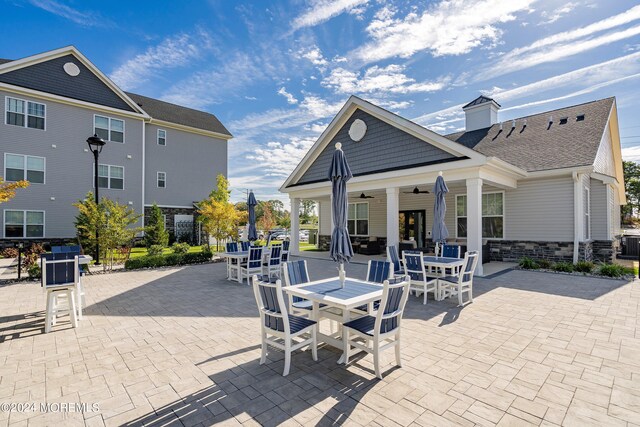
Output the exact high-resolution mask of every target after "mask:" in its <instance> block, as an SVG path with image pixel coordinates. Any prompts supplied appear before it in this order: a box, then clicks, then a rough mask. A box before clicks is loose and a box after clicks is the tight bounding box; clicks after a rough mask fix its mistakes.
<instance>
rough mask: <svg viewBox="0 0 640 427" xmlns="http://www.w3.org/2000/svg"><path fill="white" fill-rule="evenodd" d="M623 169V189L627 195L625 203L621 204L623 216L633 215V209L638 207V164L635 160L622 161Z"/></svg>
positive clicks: (639, 177) (639, 202)
mask: <svg viewBox="0 0 640 427" xmlns="http://www.w3.org/2000/svg"><path fill="white" fill-rule="evenodd" d="M622 168H623V170H624V190H625V192H626V195H627V204H626V205H624V206H622V216H623V218H625V217H626V218H628V217H631V216H633V213H634V210H635V212H637V211H638V208H640V165H638V164H637V163H636V162H630V161H624V162H622Z"/></svg>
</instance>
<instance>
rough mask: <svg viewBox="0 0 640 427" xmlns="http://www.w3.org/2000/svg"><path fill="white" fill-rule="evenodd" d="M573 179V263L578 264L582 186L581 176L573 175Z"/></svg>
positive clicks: (574, 173)
mask: <svg viewBox="0 0 640 427" xmlns="http://www.w3.org/2000/svg"><path fill="white" fill-rule="evenodd" d="M572 178H573V263H574V264H575V263H577V262H578V257H579V255H580V200H579V197H580V184H581V179H580V178H581V174H578V173H577V172H573V173H572Z"/></svg>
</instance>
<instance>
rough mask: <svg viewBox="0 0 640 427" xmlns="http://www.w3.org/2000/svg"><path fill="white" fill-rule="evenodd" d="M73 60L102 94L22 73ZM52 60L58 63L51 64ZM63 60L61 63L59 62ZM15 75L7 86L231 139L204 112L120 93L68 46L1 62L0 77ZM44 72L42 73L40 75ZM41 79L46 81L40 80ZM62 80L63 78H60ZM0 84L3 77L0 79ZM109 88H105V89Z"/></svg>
mask: <svg viewBox="0 0 640 427" xmlns="http://www.w3.org/2000/svg"><path fill="white" fill-rule="evenodd" d="M68 60H72V61H73V62H74V63H76V64H77V65H78V66H79V67H81V68H82V69H83V70H84V69H85V67H86V69H88V70H87V71H90V72H91V73H93V74H95V75H96V76H97V77H98V78H99V79H100V80H101V81H102V83H104V85H106V86H105V88H104V89H102V88H98V92H100V90H102V92H101V93H90V94H87V93H83V92H82V87H80V85H76V87H74V82H73V80H71V83H70V82H66V81H60V79H57V81H56V82H54V84H53V86H55V88H52V87H49V86H47V85H48V80H47V79H46V77H48V76H49V75H50V74H47V73H48V72H50V70H45V69H42V70H39V71H38V72H37V73H25V72H24V71H23V70H25V69H28V67H31V66H38V65H39V64H40V67H42V64H49V68H51V67H53V69H54V70H55V71H58V70H61V69H62V63H64V62H65V61H68ZM52 61H57V62H56V63H53V62H52ZM60 61H62V62H61V63H58V62H60ZM16 72H20V73H21V75H20V76H15V73H16ZM12 73H13V74H14V75H13V76H12V78H11V79H9V78H6V77H5V79H4V80H6V81H5V83H7V84H12V85H15V86H20V87H25V88H28V89H32V90H38V91H40V92H45V93H50V94H53V95H59V96H66V97H68V98H73V99H77V100H79V101H86V102H91V103H93V104H99V105H105V106H107V107H112V108H118V109H122V110H123V111H132V112H136V113H139V114H141V115H143V117H146V118H149V116H151V120H160V121H164V122H169V123H173V124H176V125H180V126H185V127H187V128H194V129H197V130H203V131H207V132H213V133H217V134H220V136H221V137H222V138H224V139H228V138H227V137H231V136H232V135H231V133H230V132H229V131H228V130H227V128H225V127H224V125H223V124H222V123H221V122H220V120H218V118H217V117H216V116H214V115H213V114H211V113H207V112H204V111H198V110H194V109H191V108H187V107H182V106H179V105H175V104H171V103H168V102H164V101H160V100H157V99H154V98H149V97H146V96H143V95H138V94H135V93H129V92H124V91H122V90H121V89H120V88H119V87H118V86H117V85H116V84H115V83H113V82H112V81H111V80H110V79H109V78H108V77H106V76H105V75H104V74H103V73H102V72H101V71H100V70H99V69H98V68H97V67H95V65H93V64H92V63H91V62H90V61H89V60H88V59H87V58H85V57H84V56H83V55H82V53H80V52H79V51H78V50H77V49H76V48H75V47H73V46H67V47H64V48H61V49H56V50H53V51H50V52H45V53H41V54H38V55H33V56H30V57H27V58H23V59H19V60H10V59H0V76H2V75H3V74H4V75H5V76H9V75H10V74H12ZM43 73H44V74H43ZM83 74H85V75H88V74H90V73H83V71H81V73H80V75H79V76H82V75H83ZM43 76H44V77H45V78H43ZM63 77H64V76H63ZM0 82H2V77H0ZM106 87H108V89H106ZM108 90H110V91H112V92H113V94H115V95H116V96H117V97H118V99H117V100H114V99H113V97H112V98H111V99H107V96H106V95H107V93H106V91H108Z"/></svg>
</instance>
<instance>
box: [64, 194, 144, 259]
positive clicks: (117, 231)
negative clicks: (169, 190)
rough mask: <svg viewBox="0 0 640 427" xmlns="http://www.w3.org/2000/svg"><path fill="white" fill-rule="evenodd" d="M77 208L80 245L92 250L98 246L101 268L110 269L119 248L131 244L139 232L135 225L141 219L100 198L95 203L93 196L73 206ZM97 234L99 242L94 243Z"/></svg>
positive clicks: (139, 228) (125, 208) (112, 202)
mask: <svg viewBox="0 0 640 427" xmlns="http://www.w3.org/2000/svg"><path fill="white" fill-rule="evenodd" d="M73 206H75V207H76V208H78V215H77V216H76V220H75V226H76V229H77V233H78V238H79V240H80V243H81V244H82V245H83V247H85V249H86V248H87V247H91V248H95V246H96V243H97V242H99V243H100V252H101V253H100V257H101V258H102V259H104V260H107V262H105V263H103V266H104V267H103V268H104V269H105V270H106V269H107V268H113V262H114V257H115V255H116V251H117V249H118V248H120V247H122V246H125V245H128V244H130V243H131V241H132V240H133V238H134V237H135V235H136V233H138V232H140V231H141V230H142V228H141V227H136V226H135V224H136V223H137V222H138V221H139V220H140V217H141V216H142V215H138V214H136V212H135V210H134V209H133V208H130V207H129V206H127V205H121V204H119V203H118V202H116V201H114V200H111V199H107V198H102V199H101V200H100V203H97V204H96V202H95V199H94V197H93V194H92V193H91V192H90V193H87V195H86V197H85V199H84V200H80V201H78V202H77V203H74V204H73ZM96 230H98V231H99V234H100V238H99V241H96Z"/></svg>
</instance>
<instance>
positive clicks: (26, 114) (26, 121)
mask: <svg viewBox="0 0 640 427" xmlns="http://www.w3.org/2000/svg"><path fill="white" fill-rule="evenodd" d="M8 99H15V100H17V101H22V102H24V126H17V125H10V124H9V122H8V121H7V113H8V112H9V110H8V109H7V100H8ZM30 102H31V103H32V104H40V105H44V117H43V118H44V129H39V128H30V127H29V126H28V124H29V103H30ZM33 117H39V116H33ZM4 124H5V125H7V126H16V127H22V128H25V129H33V130H38V131H42V132H46V130H47V104H45V103H43V102H36V101H29V100H27V99H22V98H16V97H15V96H5V97H4Z"/></svg>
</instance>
